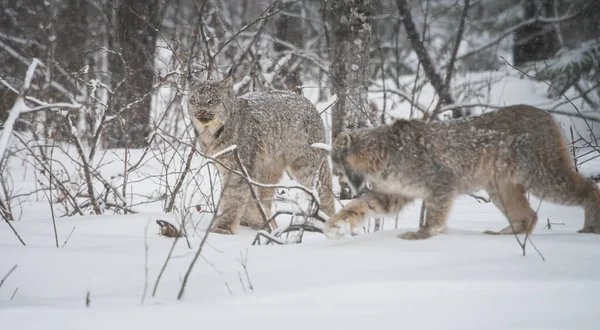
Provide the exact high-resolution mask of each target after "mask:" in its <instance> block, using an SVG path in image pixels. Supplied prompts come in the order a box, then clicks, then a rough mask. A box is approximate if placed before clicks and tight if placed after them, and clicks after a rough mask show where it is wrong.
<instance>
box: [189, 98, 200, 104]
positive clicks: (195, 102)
mask: <svg viewBox="0 0 600 330" xmlns="http://www.w3.org/2000/svg"><path fill="white" fill-rule="evenodd" d="M190 103H191V104H192V105H199V104H200V101H198V99H191V100H190Z"/></svg>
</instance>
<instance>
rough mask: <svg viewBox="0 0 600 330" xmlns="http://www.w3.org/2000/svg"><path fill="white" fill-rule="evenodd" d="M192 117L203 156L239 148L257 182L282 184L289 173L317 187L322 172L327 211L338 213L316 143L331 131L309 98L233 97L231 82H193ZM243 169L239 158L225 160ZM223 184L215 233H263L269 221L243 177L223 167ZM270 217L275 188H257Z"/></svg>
mask: <svg viewBox="0 0 600 330" xmlns="http://www.w3.org/2000/svg"><path fill="white" fill-rule="evenodd" d="M190 84H191V86H190V93H189V100H188V108H189V114H190V117H191V119H192V123H193V124H194V127H195V128H196V131H197V132H198V140H199V143H200V147H201V148H202V150H203V152H204V153H206V154H207V155H212V154H214V153H216V152H218V151H221V150H223V149H225V148H227V147H229V146H231V145H234V144H235V145H237V150H238V153H239V156H240V158H241V160H242V164H243V165H244V166H245V167H246V169H247V170H248V173H249V175H250V177H251V178H252V179H254V180H255V181H258V182H261V183H265V184H276V183H278V182H279V180H280V179H281V178H282V177H283V174H284V171H287V172H288V173H289V174H290V175H291V176H292V177H293V178H294V179H295V180H297V181H298V182H299V183H300V184H302V185H304V186H306V187H308V188H311V187H312V186H313V181H314V177H315V175H316V173H317V172H318V173H319V178H318V179H319V181H318V182H319V186H318V194H319V198H320V204H321V210H322V211H323V212H325V213H326V214H327V215H332V214H333V213H334V211H335V209H334V205H333V193H332V190H331V184H332V182H331V170H330V169H329V164H328V162H327V161H324V162H323V155H322V154H321V153H320V152H319V151H318V150H314V149H312V148H311V144H313V143H318V142H324V141H325V128H324V126H323V122H322V120H321V117H320V115H319V113H318V112H317V110H316V109H315V107H314V106H313V105H312V104H311V103H310V101H308V100H307V99H306V98H304V97H302V96H300V95H298V94H294V93H291V92H285V91H270V92H254V93H249V94H246V95H243V96H240V97H235V96H233V90H232V81H231V78H227V79H225V80H222V81H193V82H191V83H190ZM219 160H220V161H221V162H223V163H224V165H226V166H227V167H229V168H233V169H235V168H237V166H236V163H235V160H234V158H233V155H231V154H229V155H226V156H223V157H222V158H219ZM217 168H218V169H219V174H220V175H221V179H222V182H223V189H222V193H221V202H220V207H219V210H218V212H217V214H216V219H215V222H214V224H213V227H212V229H211V230H212V231H213V232H217V233H222V234H235V233H236V231H237V230H238V227H239V225H240V224H242V225H248V226H250V227H252V228H255V229H258V228H261V227H262V226H263V225H264V222H263V219H262V217H261V215H260V213H259V210H258V208H257V207H256V204H255V202H254V200H253V198H252V195H251V193H250V189H249V188H248V185H247V183H246V182H245V181H244V179H243V178H242V177H240V176H239V175H236V174H233V173H230V172H229V171H228V170H225V169H224V168H222V167H220V166H217ZM256 189H257V193H258V195H259V198H260V199H261V202H262V204H263V206H264V208H265V211H266V213H267V216H269V215H270V210H271V201H272V198H273V193H274V189H272V188H258V187H257V188H256Z"/></svg>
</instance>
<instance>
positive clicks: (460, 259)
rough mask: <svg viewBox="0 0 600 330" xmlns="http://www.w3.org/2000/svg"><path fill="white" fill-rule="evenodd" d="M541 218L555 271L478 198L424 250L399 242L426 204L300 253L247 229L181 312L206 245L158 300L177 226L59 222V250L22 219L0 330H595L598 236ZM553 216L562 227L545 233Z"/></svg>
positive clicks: (210, 266) (177, 265) (42, 224)
mask: <svg viewBox="0 0 600 330" xmlns="http://www.w3.org/2000/svg"><path fill="white" fill-rule="evenodd" d="M533 203H534V205H537V202H536V201H534V202H533ZM539 214H540V223H539V224H538V226H537V228H536V231H535V234H534V235H533V242H534V243H535V245H536V246H537V248H538V249H539V250H540V251H541V253H543V255H544V257H545V258H546V261H542V260H541V258H540V257H539V256H538V255H537V254H536V252H535V251H534V250H533V249H532V248H531V247H528V249H527V256H526V257H523V256H522V255H521V249H520V247H519V246H518V245H517V243H516V241H515V239H514V237H511V236H505V237H499V236H486V235H483V234H481V231H483V230H485V229H499V228H501V227H503V226H504V225H505V220H504V219H503V218H502V216H501V215H500V213H499V212H498V211H497V210H496V209H495V208H494V206H492V205H490V204H485V203H482V204H480V203H478V202H477V201H475V200H474V199H472V198H469V197H465V198H462V199H460V200H459V201H457V203H456V206H455V208H454V211H453V212H452V216H451V219H450V222H449V223H450V231H449V234H448V235H443V236H439V237H434V238H432V239H429V240H425V241H404V240H400V239H398V238H396V235H397V233H399V232H402V231H404V230H406V229H407V228H413V229H414V228H415V227H416V226H417V222H418V205H417V204H415V205H413V206H412V207H410V208H409V209H407V210H406V211H405V212H403V213H402V214H401V216H400V220H399V229H393V226H394V222H393V221H391V220H390V221H388V222H386V227H389V228H386V229H389V230H384V231H381V232H376V233H371V234H365V235H361V236H355V237H347V238H344V239H341V240H334V241H328V240H326V239H325V238H323V237H322V236H321V235H317V234H315V235H312V236H310V237H305V241H304V243H302V244H297V245H285V246H251V242H252V240H253V238H254V233H253V232H252V231H251V230H248V229H245V230H242V232H241V233H240V234H239V235H237V236H223V235H211V236H209V239H208V244H207V245H206V246H205V248H204V252H203V254H202V257H203V258H201V259H200V260H199V261H198V263H197V264H196V266H195V268H194V270H193V272H192V275H191V276H190V279H189V283H188V286H187V288H186V291H185V295H184V298H183V300H181V301H177V300H176V297H177V293H178V291H179V288H180V286H181V283H182V278H183V276H184V274H185V272H186V270H187V267H188V265H189V263H190V261H191V260H192V258H193V254H194V252H195V250H196V248H197V247H198V245H199V242H200V238H199V237H198V236H196V237H194V238H192V239H191V242H190V243H191V245H192V249H189V248H188V247H187V245H186V243H185V241H183V240H180V241H179V242H178V245H177V247H176V249H175V252H174V254H173V258H172V260H171V261H170V263H169V265H168V267H167V270H166V272H165V275H164V276H163V278H162V281H161V283H160V284H159V287H158V290H157V294H156V297H155V298H152V297H151V292H152V288H153V286H154V284H155V281H156V278H157V274H158V272H159V270H160V268H161V267H162V265H163V263H164V261H165V258H166V256H167V253H168V251H169V249H170V247H171V244H172V241H171V239H167V238H162V237H158V236H157V235H156V232H157V228H158V227H157V226H156V224H155V223H154V220H156V219H169V217H168V216H166V215H164V214H150V213H148V214H138V215H125V216H111V215H106V216H86V217H72V218H68V219H60V220H59V222H58V233H59V242H60V244H61V245H62V243H63V242H64V241H65V239H66V238H67V236H68V234H69V233H70V231H71V230H72V228H73V227H75V231H74V232H73V234H72V236H71V238H70V239H69V241H68V242H67V244H66V246H65V247H63V248H56V247H54V234H53V230H52V223H51V220H50V218H49V217H42V218H38V219H26V220H23V221H19V222H15V224H14V225H15V227H16V229H17V230H18V231H19V233H20V234H21V236H22V237H23V238H24V240H25V241H26V243H27V244H28V245H27V246H26V247H24V246H21V245H20V244H19V243H18V241H17V240H16V238H15V237H14V235H13V234H12V233H11V232H10V231H9V229H8V227H7V226H0V242H1V243H0V260H1V262H0V274H2V275H4V274H5V273H6V272H8V270H9V269H10V268H11V267H12V266H13V265H15V264H18V268H17V269H16V270H15V272H14V273H13V274H12V275H11V276H10V277H9V278H8V279H7V280H6V282H5V283H4V285H3V287H2V288H1V289H0V320H1V322H2V324H3V326H2V328H3V329H42V328H44V329H63V330H66V329H131V328H135V329H164V328H165V327H173V328H177V329H188V328H189V329H198V328H209V329H237V328H239V327H248V328H251V329H254V328H262V329H281V328H283V329H307V328H316V329H321V328H350V329H361V328H367V327H373V328H375V329H398V328H406V329H507V328H511V329H515V328H521V329H525V328H527V329H534V328H535V329H550V328H552V329H597V309H598V308H597V307H598V306H597V302H598V297H599V296H600V276H599V274H600V240H599V238H598V237H597V236H595V235H583V234H576V233H575V231H576V230H577V229H579V228H580V227H581V226H582V219H583V212H582V211H581V210H580V209H578V208H571V207H560V206H555V205H551V204H546V203H543V204H542V206H541V208H540V211H539ZM547 218H548V219H550V220H551V221H552V222H555V223H564V225H559V224H556V225H554V226H553V228H552V230H547V229H544V228H543V227H544V226H545V224H546V219H547ZM171 220H172V219H171ZM147 226H148V227H147ZM146 228H148V229H147V231H146ZM202 234H203V233H200V235H199V236H202ZM145 245H147V255H146V248H145ZM240 253H241V254H242V255H243V256H245V257H247V263H246V264H247V268H248V277H249V279H250V282H251V284H252V287H253V290H251V289H250V284H249V283H248V279H247V277H246V275H245V272H244V270H243V266H242V264H241V263H240V262H239V261H238V259H240V258H241V255H240ZM146 258H147V264H146V261H145V260H146ZM146 265H147V268H148V271H147V273H146V271H145V268H146ZM146 281H147V283H148V292H147V297H146V299H145V302H144V304H143V306H140V304H141V300H142V296H143V294H144V285H145V283H146ZM242 282H243V284H242ZM16 288H18V291H17V292H16V294H15V296H14V298H13V299H12V300H11V295H12V294H13V292H14V291H15V289H16ZM87 292H90V300H91V302H90V306H89V308H86V307H85V300H86V294H87Z"/></svg>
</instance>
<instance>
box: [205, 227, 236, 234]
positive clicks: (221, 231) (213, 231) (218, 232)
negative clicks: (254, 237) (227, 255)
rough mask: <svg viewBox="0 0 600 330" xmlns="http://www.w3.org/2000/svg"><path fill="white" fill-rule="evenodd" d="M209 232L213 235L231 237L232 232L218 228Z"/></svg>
mask: <svg viewBox="0 0 600 330" xmlns="http://www.w3.org/2000/svg"><path fill="white" fill-rule="evenodd" d="M210 232H211V233H215V234H221V235H233V232H232V231H231V229H226V228H219V227H213V228H211V229H210Z"/></svg>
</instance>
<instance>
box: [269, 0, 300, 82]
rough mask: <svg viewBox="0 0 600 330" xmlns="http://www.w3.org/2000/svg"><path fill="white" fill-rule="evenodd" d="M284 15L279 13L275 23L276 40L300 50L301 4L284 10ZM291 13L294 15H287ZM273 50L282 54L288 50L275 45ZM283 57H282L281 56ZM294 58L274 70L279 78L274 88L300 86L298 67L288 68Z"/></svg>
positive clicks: (280, 45) (282, 46)
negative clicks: (277, 72)
mask: <svg viewBox="0 0 600 330" xmlns="http://www.w3.org/2000/svg"><path fill="white" fill-rule="evenodd" d="M285 11H286V13H281V14H280V15H279V16H278V17H277V20H276V21H275V29H276V30H275V36H276V37H277V39H279V40H282V41H285V42H287V43H290V44H292V45H294V46H296V47H297V48H299V49H301V48H302V44H303V42H304V35H303V34H304V31H303V28H302V26H303V23H304V20H303V19H302V18H301V17H300V16H301V14H302V6H301V3H295V4H292V5H290V6H288V7H287V8H286V10H285ZM287 13H293V14H294V15H293V16H292V15H288V14H287ZM273 49H274V50H275V51H276V52H283V51H285V50H287V49H288V48H287V47H286V46H284V45H282V44H279V43H275V44H274V46H273ZM281 56H282V57H283V55H281ZM294 60H295V58H294V56H292V57H291V58H290V60H289V61H288V62H287V64H285V65H284V67H283V68H275V71H279V77H278V79H277V80H275V81H274V82H273V84H274V85H275V88H278V89H288V90H292V89H294V88H295V87H296V86H301V85H302V81H301V80H300V73H301V72H300V67H299V66H296V67H295V68H290V65H291V64H292V63H293V62H294Z"/></svg>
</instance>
